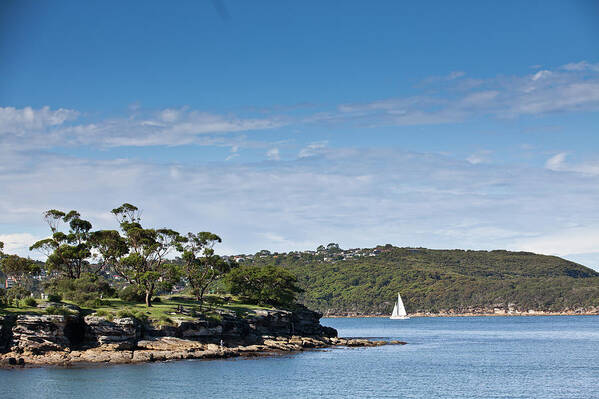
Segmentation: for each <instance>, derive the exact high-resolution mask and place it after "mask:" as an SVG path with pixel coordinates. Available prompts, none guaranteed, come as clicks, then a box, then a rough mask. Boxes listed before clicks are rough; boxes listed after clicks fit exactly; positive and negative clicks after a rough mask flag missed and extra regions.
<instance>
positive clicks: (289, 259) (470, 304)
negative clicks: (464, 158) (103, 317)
mask: <svg viewBox="0 0 599 399" xmlns="http://www.w3.org/2000/svg"><path fill="white" fill-rule="evenodd" d="M111 212H112V214H113V215H114V217H115V219H116V221H117V223H118V227H119V229H118V230H93V226H92V224H91V222H89V221H87V220H85V219H83V218H82V217H81V215H80V214H79V212H77V211H74V210H73V211H69V212H63V211H60V210H56V209H53V210H49V211H47V212H45V213H44V219H45V220H46V222H47V224H48V226H49V227H50V232H51V235H50V236H49V237H48V238H46V239H43V240H40V241H38V242H36V243H34V244H33V245H32V246H31V248H30V249H31V250H32V251H42V253H44V254H46V255H47V258H46V260H45V262H40V261H36V260H32V259H29V258H24V257H20V256H18V255H14V254H6V253H3V252H2V251H3V244H2V243H0V271H1V272H2V277H4V278H5V281H6V289H0V305H2V306H3V307H4V309H5V311H9V312H15V311H19V309H21V310H22V311H27V312H30V311H32V308H35V307H36V306H38V305H39V306H41V305H42V304H43V303H44V301H48V302H51V303H61V301H62V303H65V304H72V305H76V306H78V307H80V308H82V309H84V310H85V311H87V312H100V313H102V312H113V311H114V312H117V311H118V309H121V310H123V311H131V312H134V313H135V312H139V311H140V308H142V307H143V308H147V310H145V311H144V312H145V313H144V314H145V316H144V317H157V318H162V319H167V318H168V314H172V313H173V312H179V314H181V315H186V314H191V313H202V312H203V313H206V314H208V313H210V312H212V311H214V310H216V309H221V310H222V309H227V308H228V307H230V306H233V305H231V304H233V303H234V304H236V305H234V306H241V305H244V306H262V307H279V308H285V309H291V308H293V307H294V306H296V303H297V302H298V301H299V303H301V304H303V305H305V306H308V307H309V308H312V309H315V310H319V311H321V312H323V313H325V314H331V315H335V314H388V313H389V312H390V311H391V308H392V306H393V300H394V298H395V296H396V294H397V292H401V293H402V297H403V298H404V302H405V305H406V308H407V310H408V312H409V313H415V312H418V313H447V312H450V313H469V312H475V313H485V312H488V311H489V310H490V311H491V312H493V311H494V310H495V309H499V310H505V311H508V310H509V311H518V312H528V311H531V310H532V311H551V312H563V311H575V310H577V309H583V310H584V309H591V308H593V309H598V308H599V273H597V272H596V271H594V270H592V269H589V268H587V267H585V266H582V265H579V264H577V263H574V262H571V261H567V260H565V259H561V258H559V257H555V256H546V255H538V254H533V253H529V252H510V251H503V250H496V251H471V250H431V249H425V248H399V247H395V246H392V245H390V244H387V245H381V246H377V247H375V248H355V249H342V248H340V246H339V245H338V244H336V243H329V244H327V245H320V246H319V247H318V248H316V250H313V251H311V250H307V251H302V252H299V251H294V252H289V253H276V252H275V253H271V252H270V251H268V250H262V251H259V252H258V253H256V254H252V255H236V256H219V255H217V254H216V253H215V246H216V245H217V244H219V243H221V241H222V240H221V238H220V237H219V236H218V235H216V234H214V233H211V232H205V231H204V232H198V233H187V234H185V235H183V234H180V233H178V232H176V231H174V230H172V229H169V228H159V229H156V228H148V227H145V226H144V225H143V224H142V220H141V212H140V210H139V209H138V208H137V207H135V206H134V205H131V204H127V203H125V204H123V205H121V206H120V207H117V208H114V209H113V210H112V211H111ZM9 282H10V284H9ZM173 295H175V296H173ZM175 297H177V298H179V299H177V300H175V299H173V298H175ZM34 301H35V302H34ZM177 301H184V302H185V304H183V303H180V302H177ZM151 308H160V309H162V310H164V312H162V313H161V312H160V311H156V312H154V311H153V310H152V309H151ZM40 309H41V308H40ZM43 311H48V310H43ZM50 311H52V308H50ZM213 313H214V312H213ZM214 314H216V313H214ZM140 315H141V313H140ZM140 317H141V316H140Z"/></svg>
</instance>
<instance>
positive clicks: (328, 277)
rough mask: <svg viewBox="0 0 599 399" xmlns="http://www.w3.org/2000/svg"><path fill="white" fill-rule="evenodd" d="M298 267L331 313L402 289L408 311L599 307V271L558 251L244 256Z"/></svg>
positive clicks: (372, 310)
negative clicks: (549, 252) (569, 258)
mask: <svg viewBox="0 0 599 399" xmlns="http://www.w3.org/2000/svg"><path fill="white" fill-rule="evenodd" d="M236 259H237V261H238V262H244V263H252V264H256V265H267V264H276V265H281V266H283V267H286V268H288V269H289V270H291V271H292V272H294V273H295V274H296V275H297V277H298V279H299V281H300V285H301V287H302V288H303V289H304V290H305V293H304V294H303V297H302V300H303V302H304V303H305V304H306V305H307V306H308V307H310V308H313V309H317V310H320V311H322V312H325V313H328V314H336V313H337V314H343V313H348V312H350V313H359V314H387V313H389V312H391V309H392V307H393V301H394V300H395V297H396V295H397V292H398V291H399V292H401V294H402V297H403V298H404V302H405V305H406V308H407V310H408V312H433V313H437V312H442V311H448V310H454V311H458V312H468V311H472V310H474V309H476V308H479V311H480V309H481V308H484V309H491V310H492V309H493V308H495V307H498V308H503V309H506V310H507V309H508V308H511V309H515V310H518V311H522V312H527V311H528V310H544V311H565V310H575V309H579V308H586V309H588V308H590V307H597V306H599V273H597V272H595V271H593V270H592V269H589V268H587V267H585V266H582V265H579V264H577V263H574V262H570V261H567V260H564V259H561V258H559V257H555V256H546V255H537V254H533V253H528V252H509V251H503V250H498V251H464V250H431V249H424V248H397V247H393V246H390V245H386V246H381V247H377V248H371V249H353V250H342V249H340V248H339V247H338V246H337V245H336V244H329V245H328V246H327V247H322V246H321V247H319V249H318V250H317V251H304V252H291V253H283V254H280V253H279V254H277V253H275V254H271V253H269V252H268V251H261V252H259V253H258V254H256V255H253V256H251V255H250V256H247V255H246V256H238V257H236Z"/></svg>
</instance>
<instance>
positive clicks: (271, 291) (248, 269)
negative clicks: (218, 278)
mask: <svg viewBox="0 0 599 399" xmlns="http://www.w3.org/2000/svg"><path fill="white" fill-rule="evenodd" d="M226 284H227V287H228V288H229V291H230V292H231V293H232V294H233V295H240V296H241V297H243V298H244V299H246V300H247V301H248V302H249V303H254V304H258V305H269V306H279V307H289V306H291V305H292V304H293V303H294V302H295V297H296V295H297V294H299V293H301V292H302V289H301V288H299V287H298V285H297V279H296V277H295V276H294V275H293V273H291V272H290V271H288V270H285V269H284V268H282V267H279V266H273V265H268V266H264V267H259V266H242V267H239V268H236V269H233V270H231V272H229V274H228V275H227V277H226Z"/></svg>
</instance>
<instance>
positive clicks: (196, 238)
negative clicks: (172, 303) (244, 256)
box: [177, 231, 231, 305]
mask: <svg viewBox="0 0 599 399" xmlns="http://www.w3.org/2000/svg"><path fill="white" fill-rule="evenodd" d="M221 241H222V240H221V238H220V237H219V236H217V235H216V234H214V233H210V232H207V231H202V232H200V233H197V234H194V233H188V234H187V237H186V238H185V241H184V242H181V243H179V245H178V246H177V248H178V250H179V251H180V252H182V259H183V274H184V276H185V278H186V280H187V283H188V285H189V287H190V288H191V292H192V294H193V295H195V297H196V299H197V300H198V301H199V302H200V305H201V304H202V302H203V300H204V294H205V293H206V289H208V287H210V285H212V284H213V283H214V282H215V281H216V280H218V279H219V278H221V277H222V276H224V275H225V273H227V272H228V271H229V270H230V269H231V266H230V263H228V262H226V261H225V260H223V259H222V258H221V257H220V256H218V255H216V254H215V253H214V245H215V244H216V243H220V242H221Z"/></svg>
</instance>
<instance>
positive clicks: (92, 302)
mask: <svg viewBox="0 0 599 399" xmlns="http://www.w3.org/2000/svg"><path fill="white" fill-rule="evenodd" d="M102 305H104V301H103V300H101V299H100V298H95V299H88V300H87V301H85V302H83V307H86V308H91V309H95V308H99V307H100V306H102Z"/></svg>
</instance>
